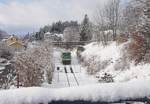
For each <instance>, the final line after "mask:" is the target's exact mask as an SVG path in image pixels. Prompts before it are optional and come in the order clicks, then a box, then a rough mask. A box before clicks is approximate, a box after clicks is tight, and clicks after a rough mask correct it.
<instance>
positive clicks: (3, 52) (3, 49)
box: [0, 43, 14, 60]
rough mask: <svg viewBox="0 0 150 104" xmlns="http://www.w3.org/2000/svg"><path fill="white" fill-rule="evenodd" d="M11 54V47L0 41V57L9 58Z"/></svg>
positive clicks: (12, 54)
mask: <svg viewBox="0 0 150 104" xmlns="http://www.w3.org/2000/svg"><path fill="white" fill-rule="evenodd" d="M13 56H14V51H13V49H12V48H11V47H9V46H7V45H6V44H4V43H0V57H1V58H5V59H8V60H10V59H12V58H13Z"/></svg>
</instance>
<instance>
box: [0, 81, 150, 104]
mask: <svg viewBox="0 0 150 104" xmlns="http://www.w3.org/2000/svg"><path fill="white" fill-rule="evenodd" d="M149 86H150V80H147V81H146V80H136V81H130V82H125V83H107V84H96V85H90V86H89V85H88V86H80V87H70V88H60V89H49V88H39V87H31V88H21V89H15V90H3V91H0V104H39V103H44V104H47V103H48V102H51V101H58V100H61V101H74V100H83V101H101V102H111V101H118V100H127V99H135V98H144V97H147V96H150V87H149Z"/></svg>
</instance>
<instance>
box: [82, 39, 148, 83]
mask: <svg viewBox="0 0 150 104" xmlns="http://www.w3.org/2000/svg"><path fill="white" fill-rule="evenodd" d="M128 43H129V42H126V43H123V44H120V45H119V44H117V43H116V42H112V43H111V44H109V45H108V46H103V45H102V44H98V43H90V44H88V45H86V46H85V51H84V52H82V54H81V57H82V59H83V60H84V61H83V63H84V64H85V66H87V71H88V72H89V73H92V74H94V75H96V76H102V74H103V73H109V74H110V75H112V76H113V78H114V81H115V82H124V81H130V80H135V79H150V70H149V69H150V64H142V63H141V64H138V65H136V66H135V64H134V62H131V61H129V60H128V59H127V57H125V56H124V55H127V50H126V46H127V45H128Z"/></svg>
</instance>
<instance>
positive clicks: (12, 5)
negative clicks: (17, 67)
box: [0, 0, 106, 35]
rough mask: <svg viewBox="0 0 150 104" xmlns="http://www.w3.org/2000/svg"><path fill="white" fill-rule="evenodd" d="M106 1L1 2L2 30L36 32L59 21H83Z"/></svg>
mask: <svg viewBox="0 0 150 104" xmlns="http://www.w3.org/2000/svg"><path fill="white" fill-rule="evenodd" d="M104 2H106V0H0V29H2V30H5V31H7V32H8V33H9V34H17V35H22V34H26V33H28V32H36V31H37V30H38V29H39V28H40V27H43V26H44V25H47V24H51V23H52V22H55V21H58V20H62V21H65V20H77V21H79V22H80V21H82V19H83V17H84V15H85V14H88V16H89V18H90V19H91V20H92V19H93V18H92V17H93V13H94V11H95V10H96V8H97V7H98V6H102V5H103V4H104Z"/></svg>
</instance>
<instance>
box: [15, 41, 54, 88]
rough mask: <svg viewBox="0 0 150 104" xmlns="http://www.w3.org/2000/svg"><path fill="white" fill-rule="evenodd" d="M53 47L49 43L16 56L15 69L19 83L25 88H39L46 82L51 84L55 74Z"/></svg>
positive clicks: (41, 44)
mask: <svg viewBox="0 0 150 104" xmlns="http://www.w3.org/2000/svg"><path fill="white" fill-rule="evenodd" d="M52 54H53V53H52V47H51V45H50V44H49V43H48V42H44V43H43V42H42V43H40V45H39V46H37V47H34V48H31V49H28V50H26V51H25V52H22V53H19V54H17V55H16V58H15V62H14V69H15V70H16V74H17V76H18V77H19V78H18V77H17V79H16V80H17V81H18V80H19V82H20V84H21V85H22V86H25V87H30V86H39V85H40V84H42V82H43V81H44V80H45V81H47V82H48V83H51V80H52V73H53V56H52Z"/></svg>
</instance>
